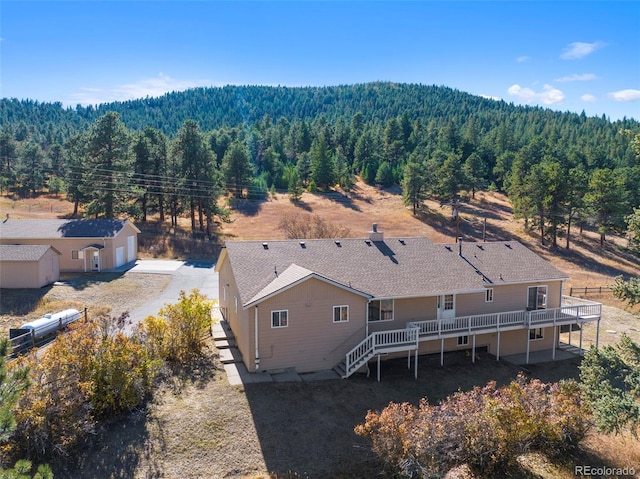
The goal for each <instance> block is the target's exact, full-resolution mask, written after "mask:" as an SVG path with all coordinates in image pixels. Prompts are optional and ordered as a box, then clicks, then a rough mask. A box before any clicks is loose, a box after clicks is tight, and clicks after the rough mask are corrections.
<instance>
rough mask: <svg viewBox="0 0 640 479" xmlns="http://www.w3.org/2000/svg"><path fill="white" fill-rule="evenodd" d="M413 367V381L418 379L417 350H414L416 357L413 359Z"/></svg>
mask: <svg viewBox="0 0 640 479" xmlns="http://www.w3.org/2000/svg"><path fill="white" fill-rule="evenodd" d="M414 363H415V364H414V365H415V370H416V372H415V379H418V349H417V348H416V357H415V358H414Z"/></svg>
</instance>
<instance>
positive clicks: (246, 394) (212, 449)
mask: <svg viewBox="0 0 640 479" xmlns="http://www.w3.org/2000/svg"><path fill="white" fill-rule="evenodd" d="M210 352H211V354H210V356H209V358H208V359H207V360H206V361H204V362H203V364H201V365H200V366H199V367H198V368H197V369H196V370H195V371H193V373H192V375H191V376H190V378H189V379H184V380H180V379H176V378H174V381H173V382H171V383H170V384H168V385H167V386H165V387H164V388H163V389H162V390H161V391H159V392H158V394H157V397H156V400H155V401H154V403H153V404H151V405H150V406H149V408H148V410H146V411H140V412H138V413H135V414H133V415H131V416H130V417H128V418H125V419H123V420H121V421H119V422H117V423H115V424H113V425H111V427H107V428H104V429H103V430H102V431H101V433H100V434H99V435H98V436H97V437H96V442H95V447H94V448H92V449H89V450H87V451H86V453H85V454H83V455H82V456H81V457H79V458H77V460H78V464H77V466H76V467H71V466H70V464H71V462H70V461H69V460H65V461H64V463H61V464H55V468H54V472H55V475H56V478H69V479H71V478H77V477H92V478H95V479H103V478H104V479H107V478H140V479H142V478H153V477H163V478H171V479H173V478H176V479H177V478H194V479H195V478H205V477H206V478H212V479H215V478H254V479H257V478H268V477H269V473H271V474H272V476H271V477H279V478H307V477H308V478H371V477H380V476H379V473H380V472H381V470H382V465H381V464H379V463H378V462H377V460H376V458H375V456H374V455H373V453H372V452H371V448H370V445H369V444H368V442H367V440H365V439H363V438H361V437H358V436H356V435H355V434H354V432H353V428H354V426H355V425H356V424H358V423H360V422H362V421H363V419H364V417H365V415H366V413H367V411H368V410H369V409H374V410H379V409H382V408H383V407H385V406H386V405H387V404H388V403H389V402H390V401H395V402H403V401H408V402H411V403H414V404H416V403H417V402H418V401H419V400H420V399H421V398H422V397H427V398H428V399H429V400H430V401H434V402H435V401H438V400H440V399H443V398H445V397H446V396H447V395H449V394H451V393H453V392H455V391H457V390H469V389H471V388H472V387H474V386H481V385H484V384H486V383H487V382H488V381H490V380H496V381H498V383H499V384H506V383H508V382H509V381H511V380H512V379H514V378H515V377H516V375H517V374H518V372H519V371H520V369H519V368H518V367H516V366H513V365H511V364H509V363H506V362H503V361H499V362H498V361H495V358H492V357H490V356H488V355H486V354H480V355H479V359H478V361H477V362H476V363H475V364H472V363H471V361H470V358H469V357H468V356H467V355H466V354H465V353H464V352H456V353H448V354H445V365H444V367H441V366H440V364H439V360H440V358H439V355H436V356H423V357H420V363H419V373H418V380H417V381H415V380H414V379H413V371H409V370H407V365H406V359H399V360H393V361H387V362H383V364H382V368H381V376H382V381H381V382H380V383H378V382H376V381H375V379H374V378H375V369H374V370H373V371H372V377H369V378H367V377H366V376H365V375H356V376H355V377H352V378H350V379H348V380H340V379H336V380H329V381H319V382H295V383H267V384H251V385H246V386H245V387H237V386H236V387H234V386H229V384H228V382H227V381H226V378H225V374H224V370H223V369H222V367H221V364H220V363H219V362H218V358H217V354H216V351H215V349H213V348H212V349H211V350H210ZM578 364H579V361H578V359H573V360H566V361H558V362H555V363H547V364H541V365H530V366H528V368H527V374H528V375H529V377H532V378H539V379H541V380H543V381H557V380H559V379H562V378H571V377H577V374H578V369H577V366H578ZM590 441H591V442H590V443H589V444H591V443H595V444H599V443H601V441H602V438H600V437H599V436H595V435H594V436H592V437H591V438H590ZM620 444H621V443H620V442H619V441H618V442H616V443H614V444H611V445H610V446H609V447H610V448H611V449H612V451H611V453H612V454H613V457H610V458H608V459H607V461H603V460H601V459H599V458H598V457H597V455H592V456H588V457H587V458H585V457H582V456H581V457H578V458H572V459H571V460H572V461H584V460H588V461H590V462H588V463H589V464H594V465H596V464H600V465H612V464H620V463H621V461H625V460H626V461H630V462H629V463H631V464H640V448H638V447H637V444H636V445H635V446H634V447H628V448H626V450H625V452H624V454H621V452H620V450H619V449H618V450H617V452H616V449H615V448H616V447H618V448H619V447H620ZM585 454H588V450H587V452H585ZM622 456H624V457H622ZM524 459H526V460H525V461H524V462H523V464H525V466H523V470H522V471H521V474H520V475H519V476H518V477H523V478H534V477H535V478H537V479H542V478H546V479H551V478H553V479H570V478H572V477H574V476H573V470H572V465H571V464H566V465H563V466H558V465H553V464H549V463H548V461H545V460H544V459H543V458H537V457H535V456H534V457H529V458H524ZM575 463H581V462H575ZM545 471H546V472H545ZM383 477H384V476H383ZM459 477H465V478H467V477H468V476H459Z"/></svg>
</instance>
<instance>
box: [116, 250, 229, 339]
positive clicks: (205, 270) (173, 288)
mask: <svg viewBox="0 0 640 479" xmlns="http://www.w3.org/2000/svg"><path fill="white" fill-rule="evenodd" d="M214 267H215V263H214V262H213V261H168V260H138V261H136V265H135V266H134V267H133V268H131V269H129V270H128V271H127V272H126V273H125V274H127V275H129V274H137V273H158V274H170V275H171V276H172V278H171V282H170V283H169V284H168V285H167V287H166V288H165V289H164V291H162V292H159V294H158V296H157V297H155V298H154V299H151V300H149V301H147V302H146V303H145V304H143V305H142V306H140V307H138V308H136V309H134V310H133V311H130V312H129V319H130V320H131V324H130V325H127V326H126V327H125V332H129V331H130V330H131V327H132V326H133V325H135V324H137V323H138V322H140V321H142V320H143V319H144V318H146V317H147V316H152V315H157V314H158V311H159V310H160V308H162V307H163V306H164V305H165V304H171V303H176V302H177V301H178V299H179V297H180V291H185V292H186V293H187V294H188V293H189V292H190V291H191V290H192V289H198V290H199V291H200V292H201V293H202V294H204V295H206V296H208V297H209V298H211V299H217V298H218V273H216V272H215V271H214ZM131 294H135V291H132V292H131Z"/></svg>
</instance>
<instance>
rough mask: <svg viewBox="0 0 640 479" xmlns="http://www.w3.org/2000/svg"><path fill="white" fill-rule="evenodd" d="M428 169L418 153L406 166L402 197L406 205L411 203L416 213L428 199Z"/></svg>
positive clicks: (403, 176)
mask: <svg viewBox="0 0 640 479" xmlns="http://www.w3.org/2000/svg"><path fill="white" fill-rule="evenodd" d="M427 171H428V170H427V168H426V166H425V165H424V164H423V163H420V162H419V158H418V157H416V155H412V156H411V157H410V158H409V161H408V162H407V164H406V165H405V167H404V174H403V175H402V199H403V201H404V204H405V206H409V205H411V207H412V209H413V214H414V215H415V214H416V210H417V209H418V208H420V206H421V205H422V202H423V201H424V200H425V199H427V191H428V186H427V182H428V177H427V174H426V173H427Z"/></svg>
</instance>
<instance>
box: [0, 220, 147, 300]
mask: <svg viewBox="0 0 640 479" xmlns="http://www.w3.org/2000/svg"><path fill="white" fill-rule="evenodd" d="M138 233H140V230H139V229H138V228H136V226H135V225H134V224H133V223H132V222H131V221H129V220H119V219H77V220H66V219H13V218H10V217H9V216H8V215H7V218H6V219H5V220H3V221H1V222H0V244H1V245H13V246H21V247H22V250H23V251H22V252H21V251H19V250H20V249H21V248H15V247H14V248H11V249H3V257H2V258H0V260H1V261H3V262H4V261H5V260H9V259H11V260H12V261H13V263H12V264H14V265H15V264H18V263H19V261H20V259H21V258H22V257H25V256H26V255H27V248H26V247H27V246H34V245H41V246H48V247H49V246H50V247H53V248H54V249H55V251H56V252H57V253H58V254H57V255H55V256H56V259H55V260H54V261H57V262H58V263H59V264H58V269H59V271H63V272H67V271H78V272H90V271H104V270H113V269H116V268H118V267H120V266H123V265H125V264H126V263H130V262H132V261H135V260H136V258H137V255H138V238H137V236H138ZM32 249H33V248H32ZM9 254H11V258H8V257H7V256H6V255H9ZM53 268H54V269H55V267H53ZM3 270H4V268H3ZM5 271H6V270H5ZM54 281H55V279H54ZM11 283H12V279H11V277H9V276H8V275H7V273H3V279H2V284H3V287H20V286H11Z"/></svg>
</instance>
